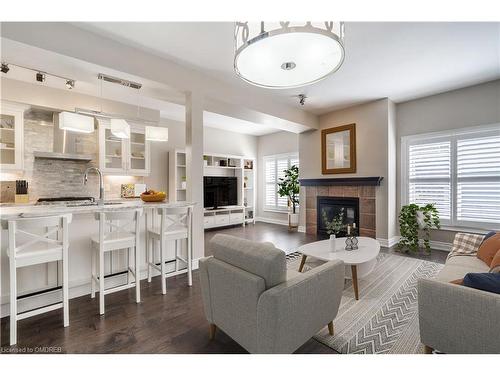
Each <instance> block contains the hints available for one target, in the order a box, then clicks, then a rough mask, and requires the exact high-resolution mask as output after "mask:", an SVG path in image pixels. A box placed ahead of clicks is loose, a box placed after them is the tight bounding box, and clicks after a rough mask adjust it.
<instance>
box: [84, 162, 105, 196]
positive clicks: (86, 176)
mask: <svg viewBox="0 0 500 375" xmlns="http://www.w3.org/2000/svg"><path fill="white" fill-rule="evenodd" d="M91 170H94V171H96V173H97V174H98V175H99V203H100V204H102V203H104V182H103V179H102V172H101V170H100V169H99V168H96V167H88V168H87V169H86V170H85V173H84V174H83V184H84V185H87V180H88V172H89V171H91Z"/></svg>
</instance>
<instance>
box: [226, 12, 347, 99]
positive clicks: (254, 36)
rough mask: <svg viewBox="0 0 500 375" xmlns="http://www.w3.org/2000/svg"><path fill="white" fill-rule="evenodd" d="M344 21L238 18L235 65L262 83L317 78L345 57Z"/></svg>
mask: <svg viewBox="0 0 500 375" xmlns="http://www.w3.org/2000/svg"><path fill="white" fill-rule="evenodd" d="M344 53H345V52H344V23H343V22H333V21H328V22H302V23H299V22H260V23H249V22H237V23H236V26H235V55H234V69H235V71H236V74H237V75H238V76H239V77H241V78H242V79H243V80H245V81H247V82H249V83H251V84H253V85H256V86H260V87H265V88H272V89H285V88H293V87H300V86H305V85H309V84H311V83H315V82H318V81H320V80H322V79H324V78H326V77H327V76H328V75H330V74H332V73H334V72H335V71H337V70H338V69H339V68H340V66H341V65H342V63H343V61H344Z"/></svg>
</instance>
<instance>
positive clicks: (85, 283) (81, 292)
mask: <svg viewBox="0 0 500 375" xmlns="http://www.w3.org/2000/svg"><path fill="white" fill-rule="evenodd" d="M199 261H200V259H199V258H198V259H193V271H194V270H197V269H198V267H199ZM186 272H187V270H182V271H179V272H175V273H174V272H173V273H170V274H168V275H167V277H173V276H177V275H180V274H184V273H186ZM159 274H160V273H159V272H158V271H157V270H153V276H158V275H159ZM147 278H148V271H147V269H146V268H145V267H144V268H142V269H141V280H145V279H147ZM122 279H125V276H116V277H112V278H109V279H107V281H106V288H109V287H114V286H118V285H120V284H122V283H123V282H124V280H122ZM108 280H109V281H108ZM89 294H90V280H89V279H83V280H73V281H71V282H70V285H69V298H70V300H71V299H72V298H77V297H81V296H85V295H89ZM9 297H10V296H9V294H5V295H3V296H2V298H1V306H0V317H1V318H3V317H6V316H9V314H10V310H9ZM57 302H60V291H59V290H57V291H53V292H48V293H43V294H39V295H37V296H33V297H29V298H26V299H25V300H20V302H18V310H19V311H26V310H32V309H35V308H37V307H39V306H44V305H50V304H53V303H57ZM70 319H71V317H70Z"/></svg>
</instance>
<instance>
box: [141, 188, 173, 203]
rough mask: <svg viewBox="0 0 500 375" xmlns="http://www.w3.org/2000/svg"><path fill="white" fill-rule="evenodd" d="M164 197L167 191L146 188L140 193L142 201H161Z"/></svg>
mask: <svg viewBox="0 0 500 375" xmlns="http://www.w3.org/2000/svg"><path fill="white" fill-rule="evenodd" d="M165 198H167V193H165V192H164V191H155V190H146V191H145V192H144V193H142V194H141V199H142V200H143V201H144V202H163V201H164V200H165Z"/></svg>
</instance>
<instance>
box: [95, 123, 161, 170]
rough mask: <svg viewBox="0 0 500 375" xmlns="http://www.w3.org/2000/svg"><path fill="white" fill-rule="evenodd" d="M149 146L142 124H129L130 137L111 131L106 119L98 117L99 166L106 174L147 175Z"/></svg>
mask: <svg viewBox="0 0 500 375" xmlns="http://www.w3.org/2000/svg"><path fill="white" fill-rule="evenodd" d="M150 160H151V158H150V147H149V142H147V141H146V137H145V129H144V126H140V125H131V126H130V138H129V139H121V138H118V137H115V136H114V135H113V134H112V133H111V124H110V121H109V120H108V119H99V168H100V169H101V171H103V172H105V173H108V174H119V175H129V176H147V175H149V173H150V162H151V161H150Z"/></svg>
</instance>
